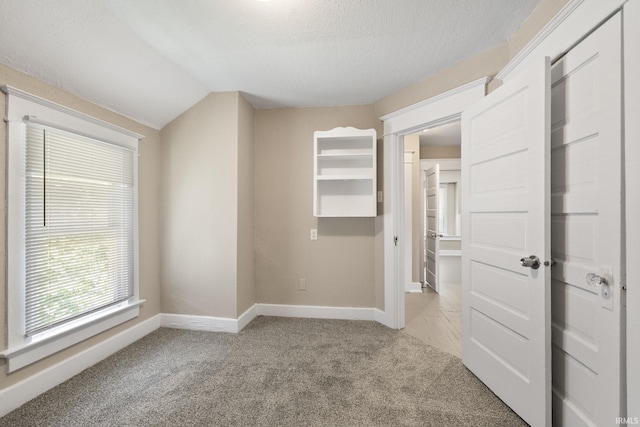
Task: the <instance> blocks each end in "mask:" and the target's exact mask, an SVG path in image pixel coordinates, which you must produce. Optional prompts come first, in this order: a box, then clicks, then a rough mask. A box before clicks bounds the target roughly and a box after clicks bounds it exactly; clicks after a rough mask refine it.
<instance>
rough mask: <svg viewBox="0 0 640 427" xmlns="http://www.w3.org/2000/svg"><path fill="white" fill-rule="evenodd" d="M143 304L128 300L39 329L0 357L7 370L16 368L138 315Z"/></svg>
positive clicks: (139, 301)
mask: <svg viewBox="0 0 640 427" xmlns="http://www.w3.org/2000/svg"><path fill="white" fill-rule="evenodd" d="M143 303H144V300H136V301H128V302H126V303H123V304H121V305H118V306H115V307H110V308H108V309H106V310H102V311H99V312H97V313H95V314H93V315H90V316H86V317H84V318H82V319H79V320H77V321H75V322H71V323H69V324H66V325H63V326H60V327H58V328H55V329H53V330H51V331H47V332H43V333H41V334H38V335H36V336H34V337H32V338H31V341H30V342H25V343H23V344H20V345H17V346H13V347H10V348H9V349H7V350H5V351H3V352H0V358H4V359H7V372H13V371H16V370H18V369H20V368H23V367H25V366H27V365H30V364H32V363H34V362H37V361H38V360H40V359H43V358H45V357H47V356H50V355H52V354H54V353H57V352H59V351H60V350H64V349H65V348H67V347H70V346H72V345H74V344H77V343H79V342H81V341H84V340H86V339H88V338H91V337H93V336H94V335H97V334H99V333H101V332H104V331H106V330H107V329H111V328H113V327H114V326H117V325H119V324H121V323H124V322H126V321H128V320H131V319H133V318H136V317H138V315H139V314H140V306H141V305H142V304H143Z"/></svg>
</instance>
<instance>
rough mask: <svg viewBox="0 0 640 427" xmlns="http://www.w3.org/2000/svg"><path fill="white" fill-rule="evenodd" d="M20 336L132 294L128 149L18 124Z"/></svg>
mask: <svg viewBox="0 0 640 427" xmlns="http://www.w3.org/2000/svg"><path fill="white" fill-rule="evenodd" d="M25 140H26V146H25V149H26V153H25V161H26V165H25V170H26V175H25V187H26V188H25V211H26V212H25V233H26V234H25V280H26V283H25V311H24V314H25V319H24V321H25V334H26V336H31V335H34V334H36V333H38V332H41V331H44V330H47V329H49V328H51V327H54V326H58V325H60V324H63V323H65V322H68V321H70V320H73V319H76V318H78V317H79V316H82V315H85V314H87V313H91V312H93V311H96V310H99V309H102V308H105V307H108V306H110V305H113V304H117V303H119V302H122V301H125V300H127V299H129V298H131V297H132V296H133V294H134V277H133V276H134V254H133V250H134V249H133V248H134V226H133V224H134V154H135V153H134V151H133V150H131V149H129V148H125V147H121V146H119V145H115V144H111V143H106V142H102V141H98V140H95V139H91V138H87V137H84V136H81V135H77V134H73V133H70V132H66V131H63V130H59V129H55V128H51V127H48V126H42V125H38V124H31V123H29V124H27V125H26V139H25Z"/></svg>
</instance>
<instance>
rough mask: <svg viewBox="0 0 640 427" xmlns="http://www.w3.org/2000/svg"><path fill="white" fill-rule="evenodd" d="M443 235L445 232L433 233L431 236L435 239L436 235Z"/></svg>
mask: <svg viewBox="0 0 640 427" xmlns="http://www.w3.org/2000/svg"><path fill="white" fill-rule="evenodd" d="M442 236H443V234H442V233H440V234H438V233H431V237H432V238H434V239H435V238H436V237H442Z"/></svg>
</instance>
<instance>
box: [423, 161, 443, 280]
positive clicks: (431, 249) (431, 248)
mask: <svg viewBox="0 0 640 427" xmlns="http://www.w3.org/2000/svg"><path fill="white" fill-rule="evenodd" d="M425 175H426V180H425V184H426V191H425V192H426V203H425V204H426V212H427V224H426V226H427V230H426V237H425V256H426V258H427V259H426V270H427V271H426V278H425V279H426V282H427V284H428V285H429V286H430V287H431V288H432V289H433V290H434V291H436V292H440V283H439V280H438V256H439V252H440V239H439V237H440V230H439V221H438V202H439V200H438V197H439V195H438V190H439V189H440V165H438V164H436V165H435V166H433V167H432V168H431V169H429V170H427V171H426V172H425Z"/></svg>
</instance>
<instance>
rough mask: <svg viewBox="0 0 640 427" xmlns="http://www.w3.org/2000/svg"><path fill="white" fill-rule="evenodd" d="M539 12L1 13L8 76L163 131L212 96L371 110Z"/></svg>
mask: <svg viewBox="0 0 640 427" xmlns="http://www.w3.org/2000/svg"><path fill="white" fill-rule="evenodd" d="M539 2H540V0H482V1H469V0H270V1H258V0H91V1H87V0H47V1H42V0H0V62H2V63H4V64H6V65H8V66H10V67H12V68H15V69H17V70H20V71H23V72H25V73H27V74H30V75H32V76H35V77H37V78H39V79H41V80H44V81H46V82H48V83H51V84H53V85H55V86H58V87H60V88H63V89H65V90H67V91H69V92H71V93H73V94H76V95H78V96H80V97H82V98H84V99H87V100H89V101H92V102H95V103H97V104H99V105H102V106H104V107H107V108H109V109H112V110H114V111H117V112H119V113H122V114H124V115H126V116H128V117H131V118H133V119H136V120H138V121H141V122H143V123H146V124H149V125H151V126H152V127H155V128H161V127H162V126H164V125H165V124H166V123H168V122H169V121H171V120H172V119H174V118H175V117H176V116H178V115H179V114H181V113H182V112H184V111H185V110H186V109H188V108H189V107H190V106H192V105H193V104H194V103H196V102H197V101H199V100H200V99H201V98H203V97H204V96H205V95H206V94H207V93H209V92H218V91H236V90H237V91H241V92H243V93H244V94H245V96H246V97H247V99H248V100H249V101H250V102H251V103H252V104H253V105H254V107H256V108H275V107H309V106H329V105H350V104H369V103H373V102H375V101H378V100H380V99H382V98H384V97H385V96H388V95H390V94H392V93H394V92H397V91H398V90H400V89H402V88H404V87H406V86H408V85H410V84H413V83H415V82H417V81H419V80H421V79H424V78H425V77H428V76H429V75H432V74H434V73H437V72H438V71H441V70H443V69H446V68H447V67H450V66H451V65H454V64H456V63H458V62H460V61H462V60H464V59H466V58H468V57H471V56H473V55H474V54H477V53H479V52H481V51H483V50H486V49H488V48H490V47H493V46H496V45H498V44H499V43H501V42H503V41H505V40H507V39H508V38H509V37H510V36H511V35H512V34H513V33H514V32H515V31H516V29H517V28H518V27H519V26H520V24H521V23H522V22H523V21H524V19H526V17H527V16H528V15H529V14H530V13H531V12H532V11H533V9H534V8H535V6H536V5H537V4H538V3H539Z"/></svg>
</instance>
